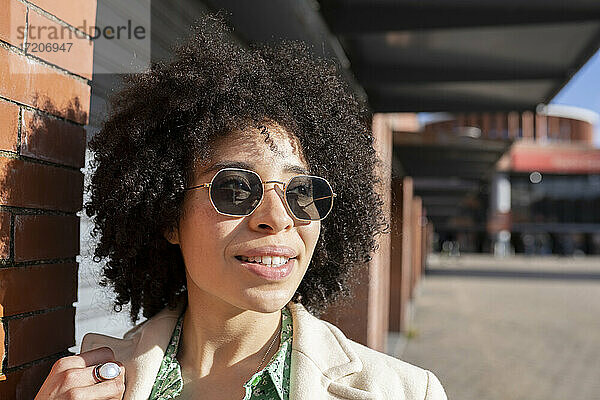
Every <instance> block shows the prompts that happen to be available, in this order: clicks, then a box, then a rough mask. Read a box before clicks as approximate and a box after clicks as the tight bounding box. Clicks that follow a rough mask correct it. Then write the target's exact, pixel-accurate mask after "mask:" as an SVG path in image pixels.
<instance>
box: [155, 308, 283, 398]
mask: <svg viewBox="0 0 600 400" xmlns="http://www.w3.org/2000/svg"><path fill="white" fill-rule="evenodd" d="M184 311H185V310H184ZM183 315H184V313H183V312H182V313H181V315H180V316H179V319H178V320H177V324H176V325H175V329H174V330H173V334H172V335H171V341H170V342H169V345H168V347H167V351H166V352H165V355H164V357H163V360H162V364H161V365H160V369H159V370H158V374H157V375H156V380H155V381H154V386H153V387H152V392H151V393H150V397H149V398H148V400H166V399H175V398H176V397H177V396H179V394H181V391H182V389H183V377H182V375H181V366H180V365H179V361H178V360H177V358H176V355H177V350H178V349H179V339H180V338H181V330H182V327H183ZM291 356H292V315H291V313H290V311H289V310H288V309H287V307H284V308H283V309H282V310H281V335H280V341H279V350H278V351H277V353H275V355H274V356H273V357H272V358H271V360H270V361H269V363H268V364H267V365H266V366H265V367H264V368H263V369H262V370H260V371H258V372H257V373H255V374H254V375H252V377H251V378H250V379H249V380H248V381H247V382H246V383H244V388H245V389H246V395H245V396H244V399H243V400H288V398H289V388H290V361H291Z"/></svg>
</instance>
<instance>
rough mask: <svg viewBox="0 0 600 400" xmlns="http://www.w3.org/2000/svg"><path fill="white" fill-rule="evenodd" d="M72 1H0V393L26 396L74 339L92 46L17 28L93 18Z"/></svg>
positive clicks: (67, 25) (86, 3)
mask: <svg viewBox="0 0 600 400" xmlns="http://www.w3.org/2000/svg"><path fill="white" fill-rule="evenodd" d="M74 4H75V3H74V2H72V1H67V0H52V1H50V0H48V1H46V0H29V1H28V0H0V8H1V9H2V13H0V359H1V363H0V398H1V399H31V398H33V397H34V396H35V394H36V392H37V390H38V389H39V387H40V385H41V383H42V382H43V380H44V379H45V377H46V375H47V374H48V372H49V370H50V367H51V365H52V363H53V362H54V361H55V360H56V359H57V358H59V357H61V356H64V355H67V354H68V348H69V347H71V346H73V345H74V344H75V339H74V336H75V321H74V319H75V309H74V307H73V302H74V301H76V300H77V269H78V264H77V262H76V256H77V255H78V254H79V217H78V216H77V212H78V211H79V210H81V208H82V194H83V174H82V173H81V171H80V168H82V167H83V166H84V157H85V130H84V125H85V124H86V123H87V121H88V113H89V103H90V85H89V83H90V81H89V80H90V79H91V77H92V63H93V45H92V42H91V40H89V37H88V38H85V37H84V38H80V39H76V40H72V43H73V45H72V48H71V51H69V52H66V51H63V52H61V51H58V52H33V51H32V43H36V42H39V41H49V40H50V39H49V38H48V37H44V36H39V37H36V38H33V37H30V36H27V37H22V36H24V35H19V33H18V29H17V28H18V27H26V28H27V30H28V32H29V33H31V32H34V29H35V28H34V26H45V27H48V28H50V27H54V28H55V29H59V30H60V29H65V30H67V31H71V32H73V29H75V27H77V26H82V24H83V21H84V20H85V21H86V22H87V25H88V26H90V25H94V23H95V14H96V0H78V1H77V2H76V6H75V5H74ZM46 34H47V33H46ZM63 41H65V42H67V40H66V39H65V40H63Z"/></svg>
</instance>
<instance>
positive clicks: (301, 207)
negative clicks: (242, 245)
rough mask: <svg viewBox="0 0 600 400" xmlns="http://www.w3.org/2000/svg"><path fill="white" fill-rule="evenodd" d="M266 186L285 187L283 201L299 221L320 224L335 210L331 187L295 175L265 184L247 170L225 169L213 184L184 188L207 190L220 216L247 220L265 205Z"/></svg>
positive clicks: (321, 182)
mask: <svg viewBox="0 0 600 400" xmlns="http://www.w3.org/2000/svg"><path fill="white" fill-rule="evenodd" d="M267 183H275V184H277V183H278V184H280V185H283V193H284V196H283V198H284V200H285V204H286V206H287V208H288V210H289V211H290V212H291V213H292V214H293V215H294V217H295V218H296V219H299V220H302V221H320V220H322V219H323V218H325V217H327V215H329V212H330V211H331V209H332V208H333V198H334V197H336V194H335V193H333V190H332V189H331V185H330V184H329V182H327V180H326V179H325V178H321V177H318V176H311V175H296V176H294V177H292V178H291V179H290V180H289V181H288V182H287V183H284V182H280V181H267V182H263V181H262V180H261V179H260V176H259V175H258V174H257V173H256V172H254V171H250V170H247V169H241V168H223V169H221V170H220V171H219V172H217V173H216V175H215V176H214V177H213V179H212V181H210V183H204V184H201V185H197V186H192V187H189V188H185V189H183V190H192V189H198V188H208V193H209V197H210V202H211V203H212V205H213V207H214V208H215V210H217V212H218V213H219V214H223V215H228V216H231V217H244V216H248V215H250V214H252V213H253V212H254V210H256V209H257V208H258V206H259V205H260V204H261V203H262V200H263V197H264V186H265V185H266V184H267Z"/></svg>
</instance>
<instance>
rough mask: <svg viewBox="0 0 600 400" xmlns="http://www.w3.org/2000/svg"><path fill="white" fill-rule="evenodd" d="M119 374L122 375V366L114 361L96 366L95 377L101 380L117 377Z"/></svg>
mask: <svg viewBox="0 0 600 400" xmlns="http://www.w3.org/2000/svg"><path fill="white" fill-rule="evenodd" d="M119 375H121V368H120V367H119V365H118V364H117V363H114V362H107V363H104V364H98V365H96V367H95V368H94V378H96V380H97V381H99V382H102V381H107V380H110V379H115V378H116V377H117V376H119Z"/></svg>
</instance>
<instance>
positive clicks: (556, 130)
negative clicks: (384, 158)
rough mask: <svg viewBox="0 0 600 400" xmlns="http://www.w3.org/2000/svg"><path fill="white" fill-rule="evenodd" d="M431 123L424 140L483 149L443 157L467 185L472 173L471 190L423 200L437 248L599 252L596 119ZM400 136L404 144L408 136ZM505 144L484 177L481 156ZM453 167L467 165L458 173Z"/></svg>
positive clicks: (567, 110) (553, 110)
mask: <svg viewBox="0 0 600 400" xmlns="http://www.w3.org/2000/svg"><path fill="white" fill-rule="evenodd" d="M432 119H433V120H432V121H431V122H429V123H427V124H425V125H424V126H423V128H422V130H420V131H419V136H420V137H422V138H423V139H422V140H423V141H424V142H426V143H428V144H436V145H442V146H445V148H446V149H447V143H449V142H454V143H462V144H463V146H465V145H466V143H469V142H470V145H474V144H475V143H480V144H481V145H482V146H479V147H481V148H482V149H483V150H479V152H477V153H476V152H473V151H471V152H464V153H462V159H460V160H456V161H455V160H452V159H448V157H446V159H445V162H446V163H447V167H448V168H449V169H452V170H456V171H454V172H457V174H455V175H459V176H461V177H462V178H463V179H466V178H468V177H469V176H470V175H472V174H470V172H469V169H470V170H471V171H472V172H475V173H476V175H478V176H477V177H476V178H478V179H474V180H471V181H470V182H471V183H472V185H471V187H464V188H463V189H464V190H463V191H462V192H459V193H458V194H457V196H448V195H447V193H446V196H445V197H444V195H442V194H441V193H440V192H437V193H434V195H433V196H432V197H431V198H427V197H425V199H424V202H425V204H427V208H428V211H429V213H430V216H429V218H430V219H433V220H434V225H435V226H436V232H437V234H438V236H437V240H436V248H437V249H438V250H440V251H443V250H446V251H449V250H450V248H453V249H455V248H458V249H460V251H466V252H493V253H495V254H501V255H502V254H510V253H512V252H516V253H525V254H539V255H543V254H562V255H573V254H600V149H596V148H594V146H593V132H594V125H595V124H596V123H597V121H598V115H597V114H596V113H594V112H592V111H589V110H585V109H581V108H575V107H568V106H561V105H540V106H538V108H537V110H536V112H532V111H525V112H521V113H518V112H509V113H505V112H498V113H460V114H454V115H450V114H437V115H434V116H432ZM400 135H402V136H403V137H404V139H402V140H400V141H407V139H406V137H410V134H408V133H406V132H404V133H400ZM484 143H485V144H484ZM502 143H503V144H504V145H505V146H506V147H505V148H506V150H505V151H504V152H503V154H502V156H501V158H500V159H498V161H497V162H496V163H495V165H494V167H493V168H491V169H490V168H489V166H487V167H488V168H487V171H486V166H485V165H484V164H483V163H484V162H485V160H484V159H483V157H485V156H486V155H487V157H488V160H489V161H492V159H493V156H492V155H491V152H492V147H493V146H496V147H498V146H500V147H501V146H502V145H501V144H502ZM452 164H457V165H458V164H464V165H465V166H464V168H463V169H462V170H461V169H460V168H459V169H458V170H457V169H456V167H455V165H452ZM464 183H465V182H463V184H464ZM463 186H464V185H463ZM446 188H448V185H446ZM440 206H441V209H440ZM432 211H433V212H434V214H433V215H432V214H431V212H432ZM436 211H439V212H438V213H437V214H436ZM444 243H446V245H445V246H446V248H443V246H444Z"/></svg>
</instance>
